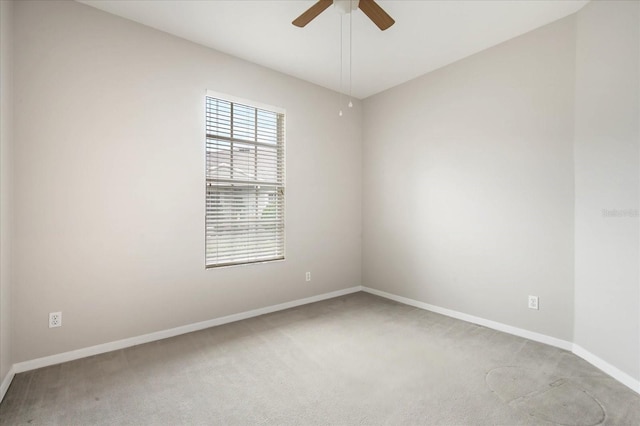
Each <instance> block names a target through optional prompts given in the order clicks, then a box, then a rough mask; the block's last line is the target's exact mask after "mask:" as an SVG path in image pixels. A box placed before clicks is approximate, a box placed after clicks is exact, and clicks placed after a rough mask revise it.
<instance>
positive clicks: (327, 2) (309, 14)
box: [292, 0, 333, 28]
mask: <svg viewBox="0 0 640 426" xmlns="http://www.w3.org/2000/svg"><path fill="white" fill-rule="evenodd" d="M332 4H333V0H319V1H318V2H317V3H316V4H314V5H313V6H311V7H310V8H309V9H307V10H306V11H305V12H304V13H303V14H302V15H300V16H298V17H297V18H296V19H294V20H293V22H292V24H293V25H295V26H296V27H301V28H302V27H304V26H305V25H307V24H308V23H309V22H311V21H313V19H314V18H315V17H316V16H318V15H320V14H321V13H322V12H324V10H325V9H326V8H328V7H329V6H331V5H332Z"/></svg>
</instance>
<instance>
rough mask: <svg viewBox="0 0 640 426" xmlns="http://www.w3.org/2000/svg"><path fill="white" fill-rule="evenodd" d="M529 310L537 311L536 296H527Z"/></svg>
mask: <svg viewBox="0 0 640 426" xmlns="http://www.w3.org/2000/svg"><path fill="white" fill-rule="evenodd" d="M529 309H536V310H537V309H538V296H529Z"/></svg>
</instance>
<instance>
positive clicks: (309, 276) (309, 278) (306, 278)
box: [304, 272, 311, 281]
mask: <svg viewBox="0 0 640 426" xmlns="http://www.w3.org/2000/svg"><path fill="white" fill-rule="evenodd" d="M304 279H305V280H306V281H311V272H307V273H306V274H305V275H304Z"/></svg>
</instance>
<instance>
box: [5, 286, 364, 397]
mask: <svg viewBox="0 0 640 426" xmlns="http://www.w3.org/2000/svg"><path fill="white" fill-rule="evenodd" d="M359 291H362V287H361V286H356V287H351V288H346V289H344V290H338V291H332V292H331V293H325V294H320V295H317V296H311V297H306V298H304V299H298V300H293V301H291V302H286V303H280V304H278V305H272V306H267V307H265V308H259V309H253V310H251V311H246V312H241V313H238V314H233V315H228V316H226V317H220V318H214V319H211V320H207V321H202V322H197V323H194V324H188V325H184V326H181V327H176V328H171V329H169V330H162V331H157V332H155V333H149V334H144V335H142V336H136V337H130V338H128V339H122V340H116V341H115V342H109V343H103V344H100V345H95V346H90V347H87V348H82V349H77V350H74V351H69V352H63V353H61V354H56V355H51V356H45V357H42V358H37V359H32V360H29V361H24V362H19V363H17V364H14V365H13V369H12V371H13V373H14V374H17V373H22V372H24V371H29V370H35V369H36V368H42V367H47V366H50V365H55V364H60V363H63V362H67V361H73V360H75V359H80V358H85V357H89V356H93V355H98V354H102V353H106V352H111V351H115V350H118V349H124V348H128V347H131V346H136V345H141V344H143V343H149V342H154V341H156V340H162V339H166V338H169V337H174V336H178V335H181V334H186V333H191V332H193V331H198V330H203V329H205V328H210V327H215V326H217V325H222V324H228V323H230V322H235V321H240V320H243V319H247V318H253V317H257V316H259V315H264V314H270V313H272V312H277V311H282V310H284V309H289V308H294V307H296V306H300V305H306V304H308V303H314V302H319V301H321V300H326V299H333V298H334V297H339V296H344V295H346V294H351V293H357V292H359ZM12 377H13V376H12ZM10 382H11V380H9V383H10ZM3 385H4V382H3ZM7 387H8V384H7ZM0 401H1V399H0Z"/></svg>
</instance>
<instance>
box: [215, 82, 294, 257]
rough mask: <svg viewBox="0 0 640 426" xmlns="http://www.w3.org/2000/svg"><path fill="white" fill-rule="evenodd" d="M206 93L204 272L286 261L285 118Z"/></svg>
mask: <svg viewBox="0 0 640 426" xmlns="http://www.w3.org/2000/svg"><path fill="white" fill-rule="evenodd" d="M227 99H228V98H227V97H225V98H224V99H223V98H222V97H221V96H218V95H212V94H211V93H210V92H208V93H207V98H206V135H207V136H206V155H207V164H206V180H207V182H206V188H207V190H206V237H205V239H206V254H205V256H206V266H207V267H217V266H227V265H237V264H243V263H253V262H264V261H268V260H278V259H284V198H285V194H284V182H285V181H284V112H283V111H280V110H278V109H276V108H272V107H261V106H251V105H249V103H248V102H245V101H238V102H235V101H232V100H227Z"/></svg>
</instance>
